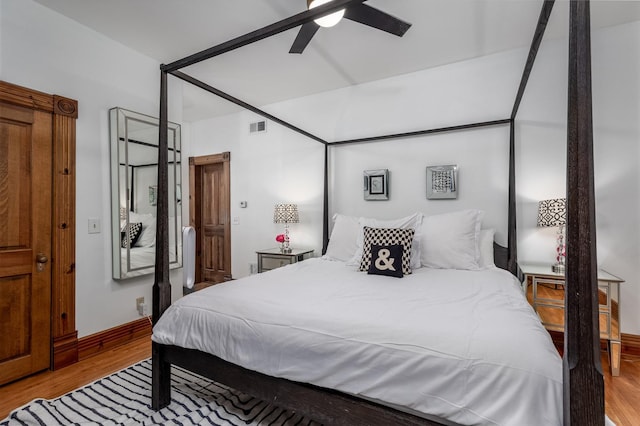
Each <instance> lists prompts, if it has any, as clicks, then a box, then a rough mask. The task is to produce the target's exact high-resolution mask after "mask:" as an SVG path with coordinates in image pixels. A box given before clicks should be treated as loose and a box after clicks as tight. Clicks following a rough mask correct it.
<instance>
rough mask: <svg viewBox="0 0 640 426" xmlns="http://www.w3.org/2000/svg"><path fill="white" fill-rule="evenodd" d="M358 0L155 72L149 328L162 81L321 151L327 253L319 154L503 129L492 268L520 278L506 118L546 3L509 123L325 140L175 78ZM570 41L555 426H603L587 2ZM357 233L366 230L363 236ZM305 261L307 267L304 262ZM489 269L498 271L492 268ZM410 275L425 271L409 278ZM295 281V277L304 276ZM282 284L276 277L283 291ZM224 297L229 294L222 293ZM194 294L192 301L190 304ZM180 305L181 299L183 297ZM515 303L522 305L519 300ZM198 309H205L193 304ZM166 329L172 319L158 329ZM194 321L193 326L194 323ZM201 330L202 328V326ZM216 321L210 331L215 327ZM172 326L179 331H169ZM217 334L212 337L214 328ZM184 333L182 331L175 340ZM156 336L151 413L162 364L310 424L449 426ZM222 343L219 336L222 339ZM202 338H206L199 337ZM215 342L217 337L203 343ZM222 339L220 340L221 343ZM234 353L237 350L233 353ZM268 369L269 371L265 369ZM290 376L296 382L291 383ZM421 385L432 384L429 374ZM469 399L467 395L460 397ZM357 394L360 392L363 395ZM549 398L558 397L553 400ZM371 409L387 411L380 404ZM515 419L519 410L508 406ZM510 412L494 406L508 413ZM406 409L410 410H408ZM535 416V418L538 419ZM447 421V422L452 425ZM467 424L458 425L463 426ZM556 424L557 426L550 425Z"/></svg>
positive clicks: (166, 375) (162, 399) (163, 395)
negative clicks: (504, 190) (502, 232)
mask: <svg viewBox="0 0 640 426" xmlns="http://www.w3.org/2000/svg"><path fill="white" fill-rule="evenodd" d="M362 1H363V0H334V1H333V2H330V3H328V4H325V5H323V6H319V7H317V8H315V9H313V10H309V11H306V12H303V13H300V14H297V15H295V16H292V17H290V18H287V19H284V20H282V21H279V22H276V23H274V24H272V25H269V26H267V27H264V28H261V29H259V30H256V31H253V32H251V33H248V34H246V35H244V36H241V37H238V38H235V39H233V40H230V41H228V42H226V43H222V44H220V45H218V46H214V47H212V48H210V49H206V50H204V51H202V52H199V53H195V54H193V55H190V56H187V57H185V58H183V59H180V60H178V61H175V62H173V63H170V64H167V65H162V66H161V90H160V128H161V131H160V136H159V154H158V156H159V159H158V164H159V174H158V204H157V247H158V250H157V251H156V269H155V282H154V286H153V321H154V324H157V323H158V321H160V320H161V316H163V314H165V311H167V309H168V308H169V306H170V305H171V284H170V282H169V250H168V243H169V240H168V221H167V219H168V204H167V201H168V196H167V181H168V177H167V175H166V170H167V167H166V164H167V149H166V147H167V126H168V121H167V102H168V100H167V75H168V74H171V75H173V76H175V77H177V78H180V79H182V80H184V81H187V82H189V83H191V84H194V85H196V86H197V87H200V88H202V89H204V90H207V91H208V92H210V93H213V94H215V95H217V96H220V97H222V98H224V99H226V100H229V101H231V102H233V103H236V104H237V105H240V106H243V107H244V108H246V109H248V110H251V111H253V112H255V113H257V114H260V115H262V116H264V117H266V118H268V119H270V120H272V121H274V122H276V123H279V124H281V125H283V126H286V127H288V128H289V129H291V130H293V131H296V132H298V133H300V134H303V135H305V136H307V137H309V138H310V139H312V140H314V141H316V142H319V143H322V144H323V145H324V148H325V150H324V153H325V157H324V163H325V177H324V209H323V210H324V223H323V241H324V244H323V253H325V252H326V251H327V248H328V245H329V208H328V199H329V197H328V190H329V188H328V154H329V149H330V147H333V146H340V145H346V144H352V143H365V142H370V141H376V140H382V139H394V138H406V137H411V136H418V135H426V134H432V133H440V132H452V131H457V130H463V129H473V128H482V127H486V126H503V125H509V126H510V143H509V150H510V153H509V194H508V210H509V211H508V237H507V240H508V244H507V247H506V248H502V247H499V246H498V245H494V247H495V264H496V266H499V267H500V268H502V269H505V270H507V271H509V272H510V273H511V274H512V275H511V279H512V280H513V279H514V276H516V277H519V278H520V275H521V273H520V272H519V268H518V264H517V248H516V242H517V238H516V211H515V210H516V201H515V199H516V193H515V191H516V188H515V153H514V151H515V130H514V127H515V120H516V116H517V113H518V108H519V105H520V102H521V100H522V96H523V94H524V91H525V88H526V85H527V80H528V78H529V75H530V73H531V70H532V67H533V63H534V61H535V57H536V53H537V51H538V48H539V46H540V42H541V40H542V37H543V34H544V31H545V28H546V24H547V21H548V18H549V15H550V13H551V10H552V7H553V4H554V2H553V1H552V0H545V1H543V4H542V10H541V13H540V17H539V20H538V25H537V28H536V31H535V35H534V38H533V41H532V44H531V48H530V52H529V56H528V59H527V62H526V65H525V69H524V72H523V75H522V79H521V82H520V86H519V89H518V94H517V97H516V100H515V102H514V106H513V110H512V113H511V116H510V117H508V118H505V119H499V120H495V121H489V122H482V123H471V124H464V125H460V126H453V127H447V128H439V129H428V130H424V131H419V132H411V133H402V134H393V135H383V136H376V137H371V138H364V139H356V140H345V141H335V142H328V141H325V140H323V139H322V138H320V137H318V136H316V135H313V134H310V133H309V132H306V131H304V130H302V129H300V128H298V127H296V126H293V125H292V124H290V123H287V122H285V121H284V120H281V119H279V118H278V117H274V116H272V115H271V114H268V113H266V112H264V111H261V110H259V109H258V108H255V107H253V106H251V105H249V104H247V103H245V102H243V101H241V100H239V99H237V98H235V97H233V96H231V95H228V94H226V93H224V92H222V91H220V90H218V89H216V88H214V87H211V86H210V85H208V84H206V83H204V82H201V81H199V80H197V79H195V78H193V77H191V76H189V75H186V74H184V73H183V72H181V71H179V70H180V69H181V68H184V67H186V66H189V65H192V64H195V63H198V62H200V61H203V60H206V59H209V58H212V57H215V56H217V55H220V54H223V53H225V52H228V51H231V50H234V49H237V48H240V47H242V46H244V45H247V44H250V43H253V42H255V41H258V40H261V39H263V38H266V37H269V36H272V35H275V34H278V33H280V32H282V31H286V30H288V29H291V28H294V27H297V26H300V25H303V24H305V23H308V22H311V21H312V20H314V19H316V18H318V17H321V16H324V15H327V14H329V13H330V12H334V11H336V10H339V9H341V8H344V7H348V6H349V5H351V4H360V3H362ZM570 9H571V11H570V33H569V94H568V111H569V115H568V130H567V210H568V212H567V218H568V220H567V222H568V226H567V241H568V247H569V250H568V256H567V266H566V280H567V283H568V285H567V289H568V291H567V294H566V311H565V312H566V323H567V327H566V333H565V350H564V359H563V375H564V378H563V380H562V386H563V390H562V391H561V393H563V401H562V404H561V407H562V412H563V414H560V415H559V416H560V418H563V420H560V421H559V422H563V423H564V424H565V425H570V424H571V425H602V424H604V384H603V376H602V371H601V366H600V353H599V351H600V345H599V330H598V327H599V325H598V297H597V268H596V253H595V235H596V234H595V202H594V187H593V153H592V151H593V149H592V122H591V72H590V67H591V63H590V62H591V61H590V19H589V2H588V1H572V2H571V6H570ZM365 229H366V228H365ZM308 262H310V263H308ZM317 262H322V261H321V260H317V261H315V260H314V262H311V261H307V262H303V263H301V264H299V265H293V266H291V267H287V268H284V269H287V270H290V269H297V268H298V269H300V268H303V269H306V268H311V267H312V266H313V265H314V264H315V263H317ZM495 271H498V270H497V269H496V270H495ZM285 273H288V272H287V271H272V272H269V273H268V274H285ZM414 275H415V276H414V277H412V279H415V277H418V276H421V275H424V273H422V272H420V273H417V272H416V273H415V274H414ZM303 276H304V275H303ZM255 279H257V278H246V279H243V280H242V283H240V282H238V283H234V284H232V286H227V287H223V288H229V287H233V286H236V285H239V286H243V285H249V284H247V283H250V282H251V281H252V280H255ZM290 279H291V278H287V277H284V276H283V277H282V283H286V282H287V280H290ZM228 291H231V290H228ZM194 296H195V297H194ZM184 299H187V298H184ZM184 299H181V301H179V302H178V303H176V305H178V304H185V303H186V304H195V305H198V303H200V296H199V295H191V296H189V297H188V301H187V302H183V300H184ZM521 299H522V298H521ZM202 303H204V302H202ZM167 312H168V314H167V315H175V310H171V311H167ZM194 321H195V320H194ZM165 322H171V323H173V321H165ZM195 322H198V321H195ZM208 324H210V323H208ZM217 324H218V323H215V325H214V326H212V327H213V328H215V327H217ZM176 327H178V328H179V327H180V325H179V324H177V323H176ZM218 331H220V330H218ZM185 334H188V333H182V335H183V337H185V338H187V336H184V335H185ZM160 337H161V336H156V335H155V331H154V343H153V390H152V400H153V406H154V408H156V409H159V408H161V407H163V406H165V405H167V404H168V403H169V401H170V395H169V392H170V391H169V379H170V368H171V364H175V365H179V366H181V367H184V368H187V369H189V370H191V371H194V372H196V373H199V374H202V375H205V376H207V377H210V378H212V379H213V380H216V381H218V382H220V383H223V384H227V385H229V386H231V387H233V388H235V389H238V390H240V391H243V392H246V393H249V394H252V395H254V396H256V397H259V398H263V399H264V400H267V401H272V402H274V403H275V404H278V405H280V406H283V407H286V408H289V409H292V410H295V411H298V412H300V413H303V414H305V415H308V416H309V417H311V418H314V419H317V420H319V421H321V422H324V423H327V424H345V425H347V424H348V425H353V424H450V423H446V421H447V420H443V419H441V418H440V417H435V418H428V419H427V418H424V417H420V416H417V415H416V413H415V412H412V411H411V410H406V409H403V407H402V406H398V404H394V402H393V401H394V399H393V398H389V400H388V401H385V398H384V397H377V396H375V395H377V394H375V393H374V396H372V397H370V398H359V397H355V396H352V393H358V392H352V391H350V390H349V388H348V387H347V388H343V387H339V386H336V388H338V389H346V390H344V391H341V392H338V391H336V390H332V389H331V385H330V384H329V385H326V386H325V384H324V383H322V384H321V385H318V386H314V385H309V384H305V383H300V382H298V381H296V380H287V379H283V378H279V377H273V376H271V375H268V374H263V373H259V372H256V371H252V369H251V368H244V367H241V366H239V365H236V364H234V363H231V362H229V361H225V360H223V359H222V357H219V356H215V355H212V354H209V353H207V352H205V351H204V350H197V349H189V348H187V347H186V346H188V345H185V347H181V346H180V345H174V344H163V343H158V341H159V340H161V339H160ZM221 338H222V337H221ZM205 340H206V339H205ZM208 340H216V339H211V338H210V339H208ZM227 340H229V339H228V338H227ZM238 351H241V349H238ZM266 371H268V369H266ZM294 376H295V375H294ZM429 378H430V379H436V378H435V377H432V376H430V377H429ZM467 391H468V392H472V391H473V388H469V389H467ZM364 395H365V396H366V395H367V394H366V393H364ZM555 399H560V397H557V398H555ZM380 402H383V403H386V402H388V403H389V404H385V405H382V404H380ZM388 405H391V407H389V406H388ZM510 407H511V409H513V410H514V411H516V410H519V409H520V407H519V406H517V404H516V405H511V406H510ZM508 409H509V408H503V410H508ZM407 411H409V412H407ZM542 411H544V410H542V409H540V410H539V412H540V414H541V415H542V414H544V413H543V412H542ZM452 421H455V420H452ZM463 421H467V420H463ZM552 423H553V424H558V422H555V423H554V422H552Z"/></svg>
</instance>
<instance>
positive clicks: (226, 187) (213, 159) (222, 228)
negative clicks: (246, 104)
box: [189, 152, 231, 289]
mask: <svg viewBox="0 0 640 426" xmlns="http://www.w3.org/2000/svg"><path fill="white" fill-rule="evenodd" d="M229 162H230V154H229V153H228V152H225V153H222V154H217V155H207V156H202V157H191V158H190V159H189V180H190V184H189V185H190V194H191V198H190V204H189V206H190V208H189V210H190V212H191V226H193V227H194V228H195V230H196V285H195V288H196V289H199V288H202V287H206V286H208V285H211V284H217V283H221V282H223V281H227V280H229V279H231V226H230V225H231V224H230V214H231V212H230V210H231V206H230V170H229Z"/></svg>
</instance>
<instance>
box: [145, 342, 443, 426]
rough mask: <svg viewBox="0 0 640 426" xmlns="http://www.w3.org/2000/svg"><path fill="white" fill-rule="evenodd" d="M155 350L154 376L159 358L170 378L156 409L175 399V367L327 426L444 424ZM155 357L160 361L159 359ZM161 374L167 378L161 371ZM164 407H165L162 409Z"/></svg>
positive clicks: (196, 354)
mask: <svg viewBox="0 0 640 426" xmlns="http://www.w3.org/2000/svg"><path fill="white" fill-rule="evenodd" d="M153 345H154V346H153V355H154V358H153V359H154V364H153V374H154V375H155V374H156V364H155V362H156V358H158V359H160V358H162V361H159V369H160V370H162V372H163V373H166V376H162V375H161V379H160V380H159V381H158V382H159V383H160V382H161V381H162V383H160V384H159V385H156V381H155V380H154V385H153V404H154V405H153V408H154V409H158V408H162V407H163V406H166V405H167V404H168V403H169V400H163V399H162V398H168V399H170V395H169V392H170V390H169V375H168V373H169V372H170V366H171V364H173V365H176V366H179V367H182V368H185V369H188V370H189V371H191V372H194V373H196V374H200V375H201V376H204V377H207V378H209V379H211V380H214V381H216V382H217V383H221V384H224V385H227V386H229V387H232V388H234V389H236V390H238V391H240V392H244V393H246V394H249V395H252V396H254V397H256V398H259V399H262V400H263V401H266V402H270V403H272V404H274V405H277V406H279V407H281V408H285V409H288V410H290V411H292V412H296V413H300V414H302V415H304V416H307V417H308V418H311V419H313V420H315V421H317V422H320V423H322V424H325V425H342V426H357V425H371V424H392V425H398V426H417V425H421V426H437V425H442V423H438V422H436V421H433V420H428V419H424V418H421V417H418V416H415V415H413V414H408V413H404V412H402V411H398V410H395V409H393V408H389V407H385V406H383V405H380V404H376V403H374V402H370V401H367V400H363V399H360V398H357V397H354V396H351V395H347V394H344V393H341V392H337V391H334V390H331V389H325V388H321V387H317V386H313V385H309V384H306V383H298V382H293V381H290V380H286V379H281V378H277V377H271V376H267V375H265V374H261V373H258V372H255V371H251V370H247V369H246V368H243V367H240V366H238V365H235V364H232V363H230V362H227V361H224V360H223V359H221V358H218V357H216V356H214V355H211V354H208V353H205V352H201V351H197V350H194V349H185V348H181V347H178V346H170V345H160V344H158V343H154V344H153ZM156 355H158V356H157V357H156ZM165 368H166V370H165ZM159 373H160V374H162V373H161V372H160V371H159ZM154 378H155V377H154ZM164 380H166V383H165V382H164ZM165 390H166V393H165V392H164V391H165ZM163 403H164V405H162V404H163ZM156 404H157V405H156Z"/></svg>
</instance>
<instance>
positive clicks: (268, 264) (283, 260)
mask: <svg viewBox="0 0 640 426" xmlns="http://www.w3.org/2000/svg"><path fill="white" fill-rule="evenodd" d="M256 253H257V254H258V273H260V272H265V271H270V270H272V269H276V268H280V267H281V266H285V265H290V264H292V263H296V262H301V261H303V260H305V259H308V258H310V257H311V256H313V250H309V249H292V250H291V253H282V252H281V251H280V249H279V248H271V249H266V250H258V251H257V252H256Z"/></svg>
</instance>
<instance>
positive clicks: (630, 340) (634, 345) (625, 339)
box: [621, 333, 640, 355]
mask: <svg viewBox="0 0 640 426" xmlns="http://www.w3.org/2000/svg"><path fill="white" fill-rule="evenodd" d="M621 337H622V353H623V354H627V355H640V336H638V335H637V334H625V333H622V336H621Z"/></svg>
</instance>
